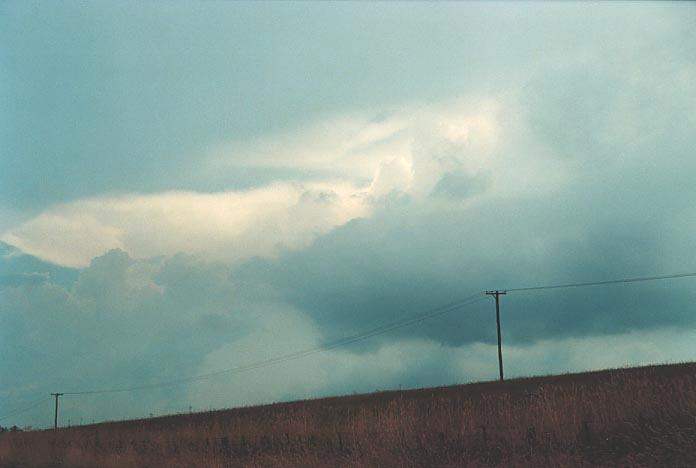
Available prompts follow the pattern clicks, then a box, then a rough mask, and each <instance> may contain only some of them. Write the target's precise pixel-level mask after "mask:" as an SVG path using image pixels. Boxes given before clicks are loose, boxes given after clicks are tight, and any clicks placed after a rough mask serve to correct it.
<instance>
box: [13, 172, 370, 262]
mask: <svg viewBox="0 0 696 468" xmlns="http://www.w3.org/2000/svg"><path fill="white" fill-rule="evenodd" d="M368 213H369V205H368V204H366V203H365V200H364V194H363V193H361V190H360V189H359V188H358V187H355V186H354V185H352V184H349V183H344V182H322V183H277V184H271V185H269V186H266V187H263V188H259V189H255V190H249V191H246V192H219V193H196V192H166V193H161V194H154V195H128V196H117V197H99V198H90V199H85V200H79V201H76V202H73V203H67V204H63V205H58V206H55V207H52V208H50V209H48V210H46V211H45V212H43V213H41V214H40V215H39V216H37V217H36V218H33V219H31V220H29V221H28V222H26V223H24V224H21V225H20V226H18V227H16V228H13V229H11V230H9V231H7V232H6V233H5V234H4V235H3V236H2V240H3V241H4V242H7V243H9V244H12V245H14V246H16V247H18V248H20V249H21V250H23V251H24V252H26V253H29V254H32V255H35V256H37V257H39V258H42V259H44V260H48V261H50V262H53V263H57V264H60V265H67V266H76V267H82V266H86V265H88V264H89V261H90V260H91V259H92V258H94V257H96V256H99V255H101V254H103V253H104V252H106V251H108V250H111V249H114V248H120V249H122V250H125V251H127V252H128V253H129V254H131V255H132V256H134V257H136V258H144V257H152V256H158V255H172V254H175V253H177V252H186V253H191V254H200V255H201V256H203V257H204V258H211V259H216V260H222V261H236V260H240V259H245V258H250V257H253V256H270V255H273V254H275V253H277V252H279V251H280V250H282V249H297V248H301V247H304V246H306V245H308V244H309V243H311V242H312V240H313V239H314V237H315V236H316V235H318V234H321V233H324V232H326V231H328V230H330V229H331V228H333V227H334V226H337V225H341V224H344V223H346V222H347V221H349V220H351V219H353V218H355V217H360V216H365V215H367V214H368Z"/></svg>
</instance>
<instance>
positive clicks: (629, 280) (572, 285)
mask: <svg viewBox="0 0 696 468" xmlns="http://www.w3.org/2000/svg"><path fill="white" fill-rule="evenodd" d="M693 276H696V272H695V273H677V274H673V275H659V276H642V277H636V278H622V279H614V280H607V281H589V282H585V283H566V284H553V285H544V286H530V287H525V288H509V289H505V291H507V292H518V291H539V290H542V289H563V288H581V287H585V286H604V285H609V284H620V283H639V282H643V281H657V280H667V279H675V278H688V277H693Z"/></svg>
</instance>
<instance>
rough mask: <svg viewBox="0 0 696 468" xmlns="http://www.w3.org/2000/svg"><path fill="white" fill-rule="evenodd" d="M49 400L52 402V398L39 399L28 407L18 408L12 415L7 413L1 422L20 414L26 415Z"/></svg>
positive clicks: (1, 418)
mask: <svg viewBox="0 0 696 468" xmlns="http://www.w3.org/2000/svg"><path fill="white" fill-rule="evenodd" d="M49 400H52V398H50V397H42V398H39V399H37V400H33V401H32V402H31V403H29V405H28V406H25V407H22V408H18V409H16V410H14V411H12V412H10V413H7V414H5V415H3V416H1V417H0V421H2V420H4V419H7V418H10V417H12V416H17V415H18V414H22V413H26V412H27V411H29V410H32V409H34V408H36V407H37V406H39V405H40V404H41V403H44V402H47V401H49Z"/></svg>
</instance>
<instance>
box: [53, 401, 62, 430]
mask: <svg viewBox="0 0 696 468" xmlns="http://www.w3.org/2000/svg"><path fill="white" fill-rule="evenodd" d="M51 395H53V396H54V397H56V412H55V413H54V414H53V429H54V430H56V429H58V397H59V396H62V395H63V394H62V393H51Z"/></svg>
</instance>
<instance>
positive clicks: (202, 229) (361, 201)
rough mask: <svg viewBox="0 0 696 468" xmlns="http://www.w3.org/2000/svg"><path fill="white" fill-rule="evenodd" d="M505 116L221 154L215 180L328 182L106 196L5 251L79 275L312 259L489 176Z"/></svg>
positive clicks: (406, 119)
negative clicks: (406, 209)
mask: <svg viewBox="0 0 696 468" xmlns="http://www.w3.org/2000/svg"><path fill="white" fill-rule="evenodd" d="M495 111H496V107H495V106H494V105H493V104H491V103H490V102H485V103H467V104H458V105H456V106H450V107H447V108H428V109H405V110H401V111H398V112H394V113H391V114H385V115H378V116H377V117H375V115H376V114H374V113H372V114H365V115H363V116H362V117H355V116H353V117H342V118H335V119H328V120H326V121H323V122H318V123H315V124H313V125H311V126H309V127H306V128H303V129H300V130H298V131H296V132H290V133H287V134H283V135H272V136H267V137H265V138H263V139H259V140H255V141H249V142H236V143H228V144H225V145H220V146H218V147H216V149H215V150H214V151H213V152H212V153H211V154H210V156H209V158H208V162H207V167H208V170H210V171H234V170H235V169H236V168H239V167H251V166H254V167H259V168H262V169H263V168H267V169H268V168H279V167H292V168H294V169H298V170H301V171H302V170H304V171H314V172H320V173H324V174H325V176H324V177H322V178H320V180H317V179H316V178H308V179H306V180H284V181H277V182H275V183H271V184H268V185H265V186H261V187H257V188H254V189H251V190H246V191H235V190H229V191H222V192H213V193H201V192H192V191H170V192H164V193H155V194H125V195H116V196H95V197H91V198H86V199H80V200H76V201H73V202H69V203H64V204H60V205H56V206H53V207H50V208H48V209H46V210H45V211H43V212H42V213H40V214H39V215H38V216H36V217H34V218H32V219H30V220H28V221H27V222H25V223H23V224H21V225H19V226H15V227H13V228H11V229H9V230H7V231H6V232H5V233H4V234H3V235H2V236H0V240H2V241H4V242H6V243H8V244H11V245H13V246H14V247H16V248H19V249H21V250H22V251H23V252H25V253H28V254H31V255H33V256H36V257H38V258H41V259H43V260H46V261H49V262H52V263H55V264H59V265H64V266H70V267H84V266H86V265H88V264H89V262H90V260H91V259H92V258H94V257H96V256H99V255H101V254H103V253H105V252H107V251H109V250H110V249H114V248H119V249H122V250H124V251H127V252H128V253H129V254H130V255H132V256H133V257H135V258H146V257H153V256H159V255H172V254H175V253H178V252H184V253H189V254H194V255H201V256H202V257H204V258H208V259H211V260H216V261H223V262H235V261H238V260H243V259H248V258H251V257H258V256H260V257H268V256H273V255H275V254H277V253H278V252H280V251H282V250H284V249H290V250H295V249H300V248H303V247H306V246H308V245H310V244H311V243H312V241H313V240H314V239H315V238H316V236H318V235H321V234H324V233H326V232H328V231H330V230H331V229H333V228H334V227H336V226H340V225H343V224H345V223H347V222H348V221H350V220H352V219H355V218H359V217H365V216H369V215H370V213H371V211H372V208H373V204H374V201H375V200H378V199H379V198H380V197H383V196H385V195H388V194H390V193H392V192H395V191H396V192H403V193H408V194H411V195H413V196H415V197H423V196H426V195H428V194H429V193H430V192H431V191H432V190H433V189H434V187H435V186H436V185H437V183H438V181H439V180H440V178H441V177H442V176H443V175H444V174H447V173H449V172H452V171H454V172H458V173H459V172H465V173H469V172H470V173H476V172H477V171H479V170H481V168H482V167H483V165H484V162H485V158H486V156H487V155H488V154H489V152H490V150H491V148H492V147H493V146H494V145H495V138H496V122H495Z"/></svg>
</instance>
